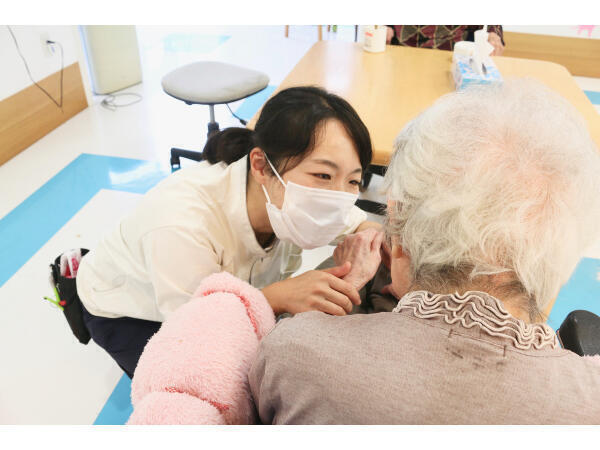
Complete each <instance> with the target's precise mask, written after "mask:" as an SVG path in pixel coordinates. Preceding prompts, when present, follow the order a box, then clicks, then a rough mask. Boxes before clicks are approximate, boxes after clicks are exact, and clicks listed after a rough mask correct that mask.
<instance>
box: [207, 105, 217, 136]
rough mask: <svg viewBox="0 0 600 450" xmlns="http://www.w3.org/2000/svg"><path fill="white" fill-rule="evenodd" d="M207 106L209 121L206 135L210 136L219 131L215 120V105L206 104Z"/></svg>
mask: <svg viewBox="0 0 600 450" xmlns="http://www.w3.org/2000/svg"><path fill="white" fill-rule="evenodd" d="M208 108H209V109H210V122H208V134H207V137H211V136H212V135H213V134H215V133H218V132H219V124H218V123H217V122H216V121H215V105H208Z"/></svg>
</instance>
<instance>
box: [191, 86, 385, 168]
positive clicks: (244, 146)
mask: <svg viewBox="0 0 600 450" xmlns="http://www.w3.org/2000/svg"><path fill="white" fill-rule="evenodd" d="M329 119H335V120H338V121H339V122H340V123H342V125H343V126H344V128H345V129H346V131H347V133H348V135H349V136H350V139H351V140H352V142H353V143H354V145H355V147H356V150H357V152H358V157H359V159H360V165H361V166H362V168H363V171H364V170H365V169H366V168H367V166H368V165H369V164H370V162H371V156H372V153H373V150H372V147H371V138H370V136H369V131H368V130H367V127H366V126H365V124H364V123H363V122H362V120H360V117H358V114H357V113H356V111H355V110H354V108H352V106H350V104H349V103H348V102H347V101H346V100H344V99H343V98H341V97H339V96H338V95H335V94H331V93H329V92H327V91H325V90H324V89H321V88H318V87H312V86H304V87H293V88H289V89H284V90H283V91H281V92H279V93H278V94H277V95H275V96H273V97H272V98H271V99H270V100H269V101H268V102H267V103H265V105H264V107H263V109H262V112H261V113H260V117H259V119H258V121H257V122H256V126H255V128H254V131H252V130H249V129H247V128H236V127H234V128H227V129H225V130H223V131H221V132H219V133H217V134H215V135H213V136H211V137H210V139H209V140H208V141H207V142H206V145H205V147H204V150H203V154H204V159H206V160H207V161H208V162H210V163H211V164H215V163H217V162H221V161H223V162H225V163H227V164H231V163H232V162H234V161H237V160H239V159H240V158H242V157H244V156H245V155H247V154H248V153H250V150H252V149H253V148H254V147H259V148H261V149H262V150H263V151H264V152H265V153H266V154H267V156H268V158H269V160H270V161H271V163H273V165H274V166H275V167H276V168H277V170H278V171H279V173H280V174H282V173H284V172H285V171H286V170H289V169H292V168H293V167H295V166H296V165H297V164H298V163H300V161H302V159H304V157H305V156H306V155H308V154H309V153H310V152H311V151H312V150H313V148H314V146H315V143H316V142H317V139H318V134H319V133H320V132H321V127H322V125H323V124H324V123H325V121H327V120H329Z"/></svg>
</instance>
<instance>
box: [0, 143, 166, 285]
mask: <svg viewBox="0 0 600 450" xmlns="http://www.w3.org/2000/svg"><path fill="white" fill-rule="evenodd" d="M167 175H168V173H165V172H162V171H161V170H160V168H159V165H158V164H156V163H152V162H148V161H141V160H137V159H129V158H118V157H113V156H103V155H91V154H86V153H83V154H81V155H79V156H78V157H77V158H75V159H74V160H73V161H72V162H71V163H70V164H69V165H67V166H66V167H65V168H64V169H62V170H61V171H60V172H59V173H58V174H56V175H55V176H54V177H52V179H50V180H49V181H48V182H47V183H45V184H44V185H43V186H42V187H40V188H39V189H38V190H37V191H35V192H34V193H33V194H31V195H30V196H29V197H28V198H27V199H26V200H25V201H23V202H22V203H21V204H19V206H17V207H16V208H15V209H13V210H12V211H11V212H9V213H8V214H7V215H6V216H4V217H3V218H2V219H1V220H0V236H2V240H1V241H0V254H2V255H10V257H2V258H1V259H0V287H1V286H2V285H4V283H6V281H8V280H9V279H10V278H11V277H12V276H13V275H14V274H15V273H16V272H17V271H18V270H19V269H20V268H21V267H22V266H23V264H25V263H26V262H27V261H28V260H29V258H31V257H32V256H33V255H34V254H35V253H36V252H37V251H38V250H39V249H40V248H41V247H42V246H43V245H44V244H45V243H46V242H48V240H50V238H52V236H53V235H54V234H55V233H56V232H57V231H58V230H60V228H61V227H62V226H64V224H65V223H67V222H68V221H69V220H70V219H71V218H72V217H73V216H74V215H75V214H76V213H77V211H79V210H80V209H81V208H82V207H83V206H84V205H85V204H86V203H87V202H88V201H89V200H90V199H91V198H92V197H93V196H94V195H96V193H97V192H98V191H99V190H100V189H113V190H118V191H126V192H134V193H140V194H143V193H145V192H146V191H147V190H148V189H150V188H151V187H152V186H154V185H155V184H156V183H157V182H158V181H160V180H162V179H163V178H164V177H165V176H167Z"/></svg>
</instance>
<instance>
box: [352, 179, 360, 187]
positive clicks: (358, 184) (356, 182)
mask: <svg viewBox="0 0 600 450" xmlns="http://www.w3.org/2000/svg"><path fill="white" fill-rule="evenodd" d="M350 184H353V185H355V186H360V181H357V180H352V181H350Z"/></svg>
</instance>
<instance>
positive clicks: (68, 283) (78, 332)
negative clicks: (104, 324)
mask: <svg viewBox="0 0 600 450" xmlns="http://www.w3.org/2000/svg"><path fill="white" fill-rule="evenodd" d="M87 252H89V250H88V249H85V248H82V249H81V257H82V258H83V256H85V254H86V253H87ZM60 257H61V255H58V256H57V257H56V259H55V260H54V263H53V264H50V270H52V277H53V278H54V283H55V285H56V290H57V291H58V295H59V296H60V299H61V300H62V301H64V302H65V303H64V304H63V313H64V315H65V317H66V318H67V322H68V323H69V327H71V331H72V332H73V334H74V335H75V337H76V338H77V340H78V341H79V342H81V343H82V344H87V343H88V342H89V341H90V338H91V337H90V332H89V331H88V329H87V327H86V326H85V323H84V322H83V309H82V308H83V306H82V305H81V300H80V299H79V295H77V284H76V281H75V280H76V278H66V277H63V276H61V275H60Z"/></svg>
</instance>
